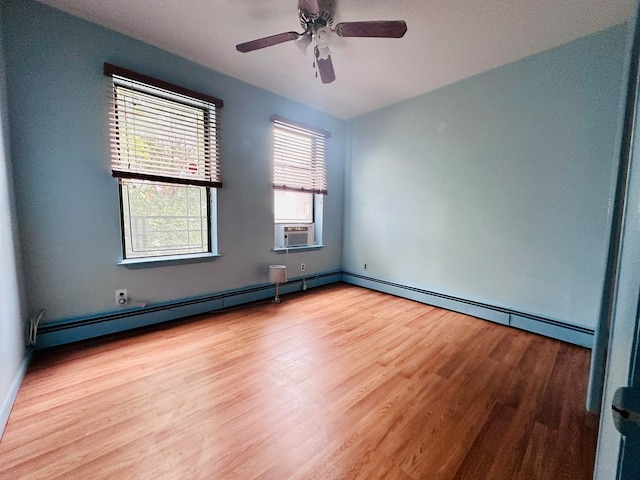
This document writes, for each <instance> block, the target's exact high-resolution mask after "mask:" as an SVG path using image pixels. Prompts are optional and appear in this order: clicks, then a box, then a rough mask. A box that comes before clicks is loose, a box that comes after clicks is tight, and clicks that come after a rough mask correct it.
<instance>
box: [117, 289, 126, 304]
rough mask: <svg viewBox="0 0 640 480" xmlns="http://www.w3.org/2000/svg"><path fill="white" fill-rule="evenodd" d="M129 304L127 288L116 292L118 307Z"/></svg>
mask: <svg viewBox="0 0 640 480" xmlns="http://www.w3.org/2000/svg"><path fill="white" fill-rule="evenodd" d="M128 302H129V295H128V294H127V289H126V288H121V289H120V290H116V305H120V306H122V305H126V304H127V303H128Z"/></svg>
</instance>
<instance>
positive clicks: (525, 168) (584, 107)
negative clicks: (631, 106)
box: [343, 26, 626, 328]
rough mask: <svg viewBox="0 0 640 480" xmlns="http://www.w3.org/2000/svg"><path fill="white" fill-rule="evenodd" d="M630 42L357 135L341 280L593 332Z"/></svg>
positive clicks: (567, 55) (511, 70) (515, 74)
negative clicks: (448, 298)
mask: <svg viewBox="0 0 640 480" xmlns="http://www.w3.org/2000/svg"><path fill="white" fill-rule="evenodd" d="M625 40H626V31H625V27H623V26H620V27H615V28H612V29H609V30H606V31H604V32H601V33H598V34H595V35H591V36H589V37H586V38H583V39H580V40H577V41H574V42H572V43H569V44H567V45H564V46H562V47H560V48H556V49H553V50H550V51H547V52H543V53H541V54H538V55H535V56H532V57H528V58H526V59H523V60H521V61H518V62H515V63H512V64H509V65H506V66H504V67H501V68H498V69H495V70H492V71H489V72H487V73H484V74H481V75H478V76H475V77H472V78H469V79H467V80H464V81H462V82H459V83H456V84H454V85H450V86H447V87H444V88H441V89H439V90H437V91H433V92H430V93H427V94H425V95H422V96H420V97H417V98H413V99H411V100H408V101H406V102H403V103H400V104H396V105H393V106H391V107H388V108H386V109H383V110H380V111H377V112H374V113H372V114H369V115H366V116H363V117H360V118H357V119H355V120H353V121H351V122H350V123H349V128H350V135H351V138H350V146H349V152H348V154H347V166H346V189H345V224H344V225H345V236H344V257H343V268H344V270H346V271H348V272H353V273H357V274H363V275H367V276H371V277H374V278H379V279H383V280H387V281H392V282H395V283H399V284H403V285H409V286H413V287H417V288H421V289H425V290H429V291H434V292H438V293H443V294H447V295H452V296H455V297H460V298H463V299H467V300H472V301H475V302H480V303H485V304H489V305H493V306H499V307H504V308H507V309H512V310H517V311H520V312H523V313H528V314H532V315H537V316H542V317H546V318H550V319H554V320H559V321H562V322H565V323H569V324H576V325H580V326H585V327H588V328H594V327H595V325H596V322H597V320H598V315H599V309H600V298H601V292H602V285H603V281H604V273H605V262H606V255H607V245H608V235H609V232H608V225H609V222H608V215H609V201H610V198H611V197H612V178H611V177H612V172H613V169H614V165H615V163H616V162H617V158H616V152H615V151H614V150H615V139H616V129H617V126H618V124H619V122H618V119H619V97H620V87H621V85H622V71H623V68H622V66H623V57H624V52H625V48H624V45H625ZM364 264H367V267H368V268H367V270H364Z"/></svg>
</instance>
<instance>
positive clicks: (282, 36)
mask: <svg viewBox="0 0 640 480" xmlns="http://www.w3.org/2000/svg"><path fill="white" fill-rule="evenodd" d="M299 36H300V34H299V33H297V32H285V33H278V34H277V35H271V36H269V37H264V38H259V39H257V40H251V41H250V42H245V43H239V44H238V45H236V50H238V51H239V52H242V53H247V52H252V51H254V50H259V49H261V48H265V47H270V46H272V45H278V44H279V43H284V42H289V41H291V40H297V39H298V37H299Z"/></svg>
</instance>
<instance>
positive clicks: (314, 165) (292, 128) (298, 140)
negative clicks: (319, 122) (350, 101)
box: [271, 116, 331, 194]
mask: <svg viewBox="0 0 640 480" xmlns="http://www.w3.org/2000/svg"><path fill="white" fill-rule="evenodd" d="M271 121H272V122H273V188H277V189H283V190H291V191H301V192H309V193H319V194H326V193H327V168H326V161H325V140H326V139H327V138H328V137H330V136H331V134H330V133H329V132H326V131H323V130H317V129H313V128H308V127H305V126H302V125H299V124H295V123H293V122H290V121H288V120H285V119H282V118H280V117H276V116H274V117H272V118H271Z"/></svg>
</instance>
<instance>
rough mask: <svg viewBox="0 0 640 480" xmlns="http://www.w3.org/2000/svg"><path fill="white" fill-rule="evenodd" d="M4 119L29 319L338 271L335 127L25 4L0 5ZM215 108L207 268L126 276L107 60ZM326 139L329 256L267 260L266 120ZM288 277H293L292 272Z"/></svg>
mask: <svg viewBox="0 0 640 480" xmlns="http://www.w3.org/2000/svg"><path fill="white" fill-rule="evenodd" d="M5 3H6V4H7V5H6V6H5V12H4V15H5V23H6V40H5V49H6V57H7V64H8V65H9V67H10V68H9V69H8V91H9V119H10V124H11V142H12V151H13V161H14V169H15V172H14V173H15V184H16V190H17V212H18V217H19V218H20V234H21V242H22V247H23V250H24V257H25V278H26V283H27V288H28V292H29V294H30V307H31V309H32V310H33V311H38V310H39V309H42V308H44V309H46V314H45V317H44V322H45V323H46V322H51V321H59V320H65V319H69V318H76V317H85V316H88V317H91V316H95V315H102V314H106V313H109V312H112V311H114V310H117V307H116V305H115V301H114V291H115V289H118V288H127V289H128V293H129V296H130V297H131V298H132V300H133V302H134V305H135V302H144V303H146V304H147V305H156V304H162V303H166V302H172V301H177V300H182V299H187V298H192V297H198V296H202V295H209V294H212V293H215V292H220V291H225V290H230V289H237V288H242V287H246V286H252V285H258V284H265V283H267V266H268V265H269V264H273V263H284V264H287V265H288V266H289V268H290V276H296V275H300V263H302V262H304V263H305V264H306V271H305V274H306V275H307V276H313V275H314V274H316V273H322V272H327V271H335V270H339V269H340V266H341V265H340V262H341V257H342V205H343V178H344V172H343V164H344V159H343V157H344V152H345V145H344V132H345V126H344V122H343V121H342V120H339V119H337V118H335V117H332V116H330V115H327V114H324V113H321V112H319V111H317V110H314V109H311V108H309V107H306V106H304V105H301V104H299V103H296V102H293V101H291V100H288V99H285V98H283V97H280V96H276V95H273V94H271V93H268V92H266V91H264V90H261V89H258V88H254V87H252V86H249V85H247V84H245V83H242V82H239V81H237V80H235V79H232V78H230V77H227V76H225V75H222V74H220V73H218V72H215V71H213V70H210V69H207V68H205V67H203V66H200V65H197V64H195V63H192V62H189V61H187V60H185V59H183V58H180V57H177V56H175V55H172V54H169V53H167V52H166V51H162V50H160V49H157V48H154V47H152V46H149V45H147V44H144V43H142V42H139V41H136V40H133V39H132V38H129V37H126V36H123V35H120V34H118V33H116V32H113V31H111V30H108V29H105V28H102V27H100V26H97V25H95V24H92V23H89V22H86V21H83V20H80V19H78V18H76V17H72V16H70V15H67V14H64V13H62V12H59V11H57V10H54V9H52V8H49V7H47V6H44V5H42V4H39V3H36V2H33V1H29V0H10V1H8V2H5ZM105 61H106V62H111V63H114V64H117V65H120V66H122V67H125V68H130V69H132V70H136V71H139V72H141V73H145V74H147V75H151V76H154V77H157V78H161V79H163V80H165V81H168V82H172V83H175V84H178V85H182V86H184V87H187V88H191V89H194V90H198V91H201V92H204V93H208V94H211V95H214V96H216V97H219V98H221V99H223V100H224V102H225V106H224V108H223V110H222V141H221V144H222V175H223V183H224V186H223V188H222V189H220V190H219V191H218V246H219V251H220V253H221V255H222V256H221V257H219V258H216V259H214V260H211V261H206V262H199V263H188V264H179V265H176V264H173V265H165V266H160V267H154V268H127V267H124V266H118V265H117V264H116V263H117V262H118V261H119V260H120V259H121V237H120V225H119V203H118V202H119V200H118V187H117V183H116V180H114V179H113V178H111V174H110V165H109V161H110V159H109V143H108V131H107V94H108V90H107V80H106V78H105V77H104V76H103V74H102V64H103V62H105ZM274 114H277V115H280V116H283V117H286V118H290V119H292V120H295V121H298V122H301V123H305V124H308V125H311V126H315V127H319V128H322V129H324V130H329V131H331V132H332V136H331V139H330V140H329V142H328V155H327V157H328V185H329V188H328V189H329V194H328V196H327V197H326V198H325V202H324V235H323V240H324V244H325V245H326V247H325V248H322V249H319V250H314V251H306V252H299V253H289V254H288V255H283V254H278V253H274V252H273V251H272V248H273V200H272V188H271V150H272V149H271V124H270V117H271V115H274ZM296 272H297V273H296Z"/></svg>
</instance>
